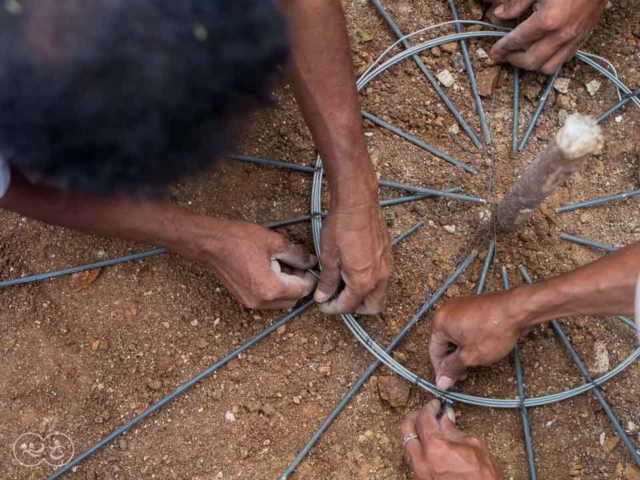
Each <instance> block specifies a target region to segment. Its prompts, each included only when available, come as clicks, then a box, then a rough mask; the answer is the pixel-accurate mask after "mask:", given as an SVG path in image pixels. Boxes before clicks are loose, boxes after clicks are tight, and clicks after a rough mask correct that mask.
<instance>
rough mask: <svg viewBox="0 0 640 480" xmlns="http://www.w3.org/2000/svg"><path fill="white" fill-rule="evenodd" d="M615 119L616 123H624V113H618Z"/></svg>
mask: <svg viewBox="0 0 640 480" xmlns="http://www.w3.org/2000/svg"><path fill="white" fill-rule="evenodd" d="M614 121H615V122H616V123H622V115H618V116H617V117H616V118H614Z"/></svg>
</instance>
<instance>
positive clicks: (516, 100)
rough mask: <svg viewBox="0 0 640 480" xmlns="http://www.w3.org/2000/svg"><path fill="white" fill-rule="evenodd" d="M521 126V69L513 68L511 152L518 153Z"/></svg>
mask: <svg viewBox="0 0 640 480" xmlns="http://www.w3.org/2000/svg"><path fill="white" fill-rule="evenodd" d="M519 126H520V69H519V68H518V67H515V68H514V69H513V123H512V127H511V152H512V153H518V128H519Z"/></svg>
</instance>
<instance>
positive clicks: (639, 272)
mask: <svg viewBox="0 0 640 480" xmlns="http://www.w3.org/2000/svg"><path fill="white" fill-rule="evenodd" d="M639 276H640V243H636V244H634V245H631V246H629V247H626V248H623V249H621V250H619V251H618V252H615V253H612V254H609V255H607V256H606V257H603V258H601V259H599V260H597V261H595V262H593V263H590V264H588V265H586V266H584V267H582V268H579V269H577V270H574V271H573V272H570V273H567V274H565V275H561V276H559V277H556V278H553V279H550V280H547V281H543V282H540V283H538V284H535V285H532V286H527V287H522V288H520V289H517V290H514V291H513V295H514V301H515V302H522V303H520V305H523V315H522V318H521V322H522V323H524V324H527V325H533V324H537V323H542V322H545V321H548V320H552V319H555V318H563V317H569V316H573V315H631V314H632V313H633V309H634V300H635V287H636V283H637V281H638V277H639Z"/></svg>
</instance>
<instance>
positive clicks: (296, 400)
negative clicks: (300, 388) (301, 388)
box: [293, 397, 301, 405]
mask: <svg viewBox="0 0 640 480" xmlns="http://www.w3.org/2000/svg"><path fill="white" fill-rule="evenodd" d="M300 401H301V399H300V397H293V403H295V404H296V405H300Z"/></svg>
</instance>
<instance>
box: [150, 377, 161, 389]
mask: <svg viewBox="0 0 640 480" xmlns="http://www.w3.org/2000/svg"><path fill="white" fill-rule="evenodd" d="M147 387H149V388H150V389H151V390H155V391H157V390H160V389H161V388H162V382H161V381H160V380H153V379H149V380H147Z"/></svg>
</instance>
